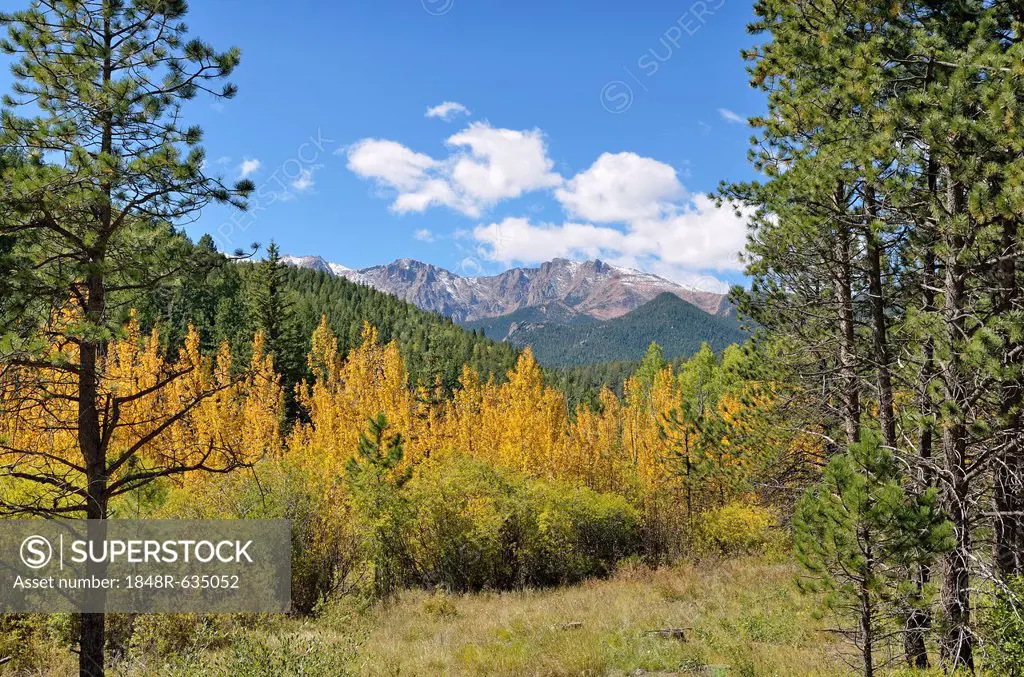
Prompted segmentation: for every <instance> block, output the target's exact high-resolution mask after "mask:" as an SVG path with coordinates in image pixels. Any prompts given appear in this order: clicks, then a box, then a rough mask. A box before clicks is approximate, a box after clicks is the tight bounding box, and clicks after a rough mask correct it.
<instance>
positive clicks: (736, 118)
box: [718, 108, 747, 125]
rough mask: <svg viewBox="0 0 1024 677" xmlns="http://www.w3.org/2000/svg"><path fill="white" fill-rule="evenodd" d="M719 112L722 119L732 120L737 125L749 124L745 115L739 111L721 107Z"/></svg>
mask: <svg viewBox="0 0 1024 677" xmlns="http://www.w3.org/2000/svg"><path fill="white" fill-rule="evenodd" d="M718 114H719V115H721V116H722V119H723V120H725V121H726V122H731V123H733V124H735V125H745V124H747V119H746V118H745V117H743V116H742V115H740V114H739V113H734V112H732V111H731V110H729V109H728V108H719V109H718Z"/></svg>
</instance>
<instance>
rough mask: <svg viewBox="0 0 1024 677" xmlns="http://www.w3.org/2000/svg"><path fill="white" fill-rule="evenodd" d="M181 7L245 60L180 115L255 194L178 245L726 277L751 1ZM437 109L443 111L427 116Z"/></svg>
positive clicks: (745, 105)
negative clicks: (553, 263)
mask: <svg viewBox="0 0 1024 677" xmlns="http://www.w3.org/2000/svg"><path fill="white" fill-rule="evenodd" d="M0 4H3V5H4V6H15V7H16V6H19V5H22V4H23V3H22V2H21V1H20V0H3V2H0ZM191 4H192V11H191V13H190V15H189V18H188V23H189V25H190V27H191V28H192V32H193V34H194V35H196V36H198V37H201V38H203V39H204V40H207V41H209V42H211V43H212V44H214V46H216V47H218V48H226V47H228V46H238V47H240V48H241V49H242V53H243V56H242V64H241V66H240V67H239V69H238V70H237V71H236V74H235V76H234V77H233V78H232V80H233V81H234V82H235V83H236V84H237V85H238V86H239V94H238V96H237V97H236V98H235V99H233V100H231V101H227V102H224V103H223V104H222V105H211V102H210V101H209V100H197V101H195V102H193V103H192V104H191V105H190V107H189V109H188V114H189V118H190V121H194V122H196V123H198V124H200V125H201V126H202V127H203V128H204V130H205V146H206V149H207V155H208V158H209V162H210V163H211V168H212V170H211V171H214V172H215V173H220V174H223V175H224V176H225V178H229V179H235V178H237V177H238V176H239V175H240V174H242V173H243V163H246V164H245V166H244V170H245V171H246V172H247V175H248V176H249V178H251V179H253V180H254V181H255V182H256V184H257V185H260V186H262V187H263V190H262V191H261V193H262V195H263V197H262V198H261V199H259V200H258V202H257V206H258V211H254V212H253V213H251V214H249V215H245V216H240V215H237V214H232V213H231V212H230V211H229V210H227V209H225V208H210V209H208V210H207V211H205V212H204V213H203V215H202V217H201V218H200V220H199V221H198V222H197V223H195V224H193V225H191V226H189V227H188V230H189V232H190V234H192V235H193V236H198V235H199V234H201V233H203V232H211V233H214V234H215V235H216V237H217V239H218V242H219V244H220V245H221V246H222V248H225V249H231V248H233V247H235V246H244V245H245V244H247V243H249V242H252V241H258V242H262V243H264V244H265V243H267V242H269V240H270V239H272V238H273V239H274V240H276V241H277V242H278V243H279V244H280V246H281V248H282V249H283V250H284V251H285V252H288V253H292V254H319V255H321V256H323V257H325V258H327V259H328V260H331V261H335V262H338V263H342V264H344V265H347V266H349V267H364V266H369V265H374V264H378V263H386V262H389V261H391V260H394V259H396V258H401V257H412V258H417V259H421V260H424V261H429V262H431V263H435V264H438V265H441V266H444V267H446V268H448V269H450V270H453V271H456V272H459V273H463V274H474V273H477V272H494V271H497V270H501V269H503V268H505V267H508V266H510V265H515V264H519V263H527V264H528V263H535V262H537V261H541V260H546V259H548V258H551V257H553V256H556V255H558V256H568V257H571V258H580V259H584V258H594V257H595V256H600V257H601V258H604V259H605V260H609V261H612V262H616V263H621V264H624V265H632V266H635V267H640V268H644V269H647V270H651V271H654V272H659V273H661V274H665V275H667V276H670V277H674V278H675V279H679V280H682V281H688V280H694V279H698V278H700V277H701V276H706V275H711V276H713V277H715V278H717V279H729V280H735V279H736V278H737V276H738V270H739V264H738V263H736V261H735V257H734V256H731V254H732V253H733V252H734V251H735V250H736V249H738V248H740V247H741V246H742V234H743V227H742V222H741V220H739V219H736V218H735V217H733V216H732V215H731V212H730V211H729V210H717V209H715V208H714V206H713V205H709V204H707V200H706V199H705V198H704V195H703V194H704V193H705V192H706V191H709V190H713V189H714V188H715V187H716V186H717V184H718V182H719V181H720V180H722V179H747V178H750V177H751V175H752V170H751V169H750V168H749V166H748V163H747V160H746V151H747V143H748V138H749V136H750V133H751V130H750V128H749V127H747V126H746V124H745V122H744V121H743V120H742V118H745V117H746V116H748V115H753V114H758V113H760V112H761V111H762V109H763V106H764V100H763V97H762V95H761V94H759V93H758V92H756V91H753V90H751V89H750V87H749V86H748V82H747V75H746V73H745V70H744V63H743V61H742V59H741V57H740V50H741V49H742V48H744V47H747V46H749V45H750V44H751V43H752V41H753V40H754V38H752V37H751V36H749V35H748V34H747V33H746V30H745V27H746V24H747V22H748V21H749V20H750V19H751V13H750V2H749V0H706V1H705V2H700V1H698V2H692V3H691V0H684V1H683V2H667V1H660V0H659V1H650V2H636V3H628V2H621V0H620V1H616V2H610V1H606V0H589V1H587V2H583V1H582V0H571V1H570V0H563V1H560V2H551V1H550V0H548V1H546V2H542V1H540V0H519V1H517V2H507V1H504V0H372V1H367V2H327V1H321V2H313V1H312V0H293V1H292V2H287V3H283V2H252V1H251V0H245V1H243V0H215V1H210V0H206V1H203V2H199V1H193V2H192V3H191ZM2 77H4V78H6V76H2ZM0 84H2V85H3V89H7V87H6V82H0ZM444 102H451V103H457V104H459V106H461V108H460V107H459V106H447V107H446V108H443V109H439V110H436V111H435V116H433V117H429V116H427V114H426V113H427V111H428V109H430V108H433V107H437V106H439V105H441V104H443V103H444ZM465 111H469V112H468V113H466V112H465ZM736 116H738V118H737V117H736Z"/></svg>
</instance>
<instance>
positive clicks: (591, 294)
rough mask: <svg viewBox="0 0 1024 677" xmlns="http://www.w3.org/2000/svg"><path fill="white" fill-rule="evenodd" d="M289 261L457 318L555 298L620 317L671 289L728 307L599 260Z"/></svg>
mask: <svg viewBox="0 0 1024 677" xmlns="http://www.w3.org/2000/svg"><path fill="white" fill-rule="evenodd" d="M281 260H282V261H283V262H284V263H286V264H287V265H292V266H298V267H301V268H311V269H313V270H318V271H321V272H325V273H327V274H329V275H334V276H337V277H345V278H348V279H350V280H352V281H353V282H357V283H359V284H365V285H368V286H370V287H373V288H374V289H377V290H379V291H383V292H386V293H388V294H393V295H394V296H397V297H399V298H401V299H403V300H405V301H408V302H410V303H412V304H414V305H416V306H419V307H420V308H423V309H425V310H429V311H432V312H436V313H440V314H442V315H447V316H449V317H451V318H452V319H453V320H455V321H457V322H467V321H471V320H478V319H482V318H488V317H500V316H502V315H508V314H509V313H513V312H515V311H517V310H519V309H521V308H527V307H537V306H543V305H545V304H548V303H559V304H563V305H564V306H565V307H567V308H568V309H569V310H570V311H571V312H575V313H579V314H582V315H589V316H591V317H595V318H598V319H602V320H607V319H611V318H614V317H619V316H621V315H625V314H626V313H628V312H629V311H631V310H633V309H635V308H638V307H640V306H642V305H644V304H645V303H647V302H648V301H651V300H653V299H654V298H655V297H657V296H658V295H659V294H662V293H664V292H669V293H672V294H675V295H676V296H678V297H679V298H681V299H683V300H684V301H687V302H689V303H692V304H693V305H695V306H697V307H698V308H700V309H701V310H703V311H705V312H707V313H709V314H712V315H715V314H718V313H719V312H722V311H724V310H726V309H727V304H726V303H725V297H724V296H722V295H721V294H715V293H712V292H705V291H699V290H694V289H689V288H686V287H683V286H681V285H679V284H676V283H675V282H672V281H670V280H666V279H665V278H662V277H658V276H657V275H652V274H650V273H645V272H642V271H639V270H633V269H629V268H620V267H617V266H612V265H609V264H607V263H604V262H603V261H569V260H566V259H554V260H553V261H548V262H547V263H543V264H541V265H540V267H538V268H512V269H509V270H506V271H505V272H503V273H501V274H499V275H492V276H487V277H462V276H459V275H456V274H455V273H452V272H450V271H448V270H445V269H444V268H440V267H438V266H434V265H431V264H429V263H423V262H421V261H416V260H413V259H399V260H398V261H394V262H393V263H389V264H387V265H382V266H372V267H370V268H362V269H359V270H353V269H351V268H347V267H345V266H342V265H339V264H337V263H331V262H329V261H326V260H324V259H323V258H321V257H319V256H283V257H281Z"/></svg>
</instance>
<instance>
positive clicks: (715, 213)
mask: <svg viewBox="0 0 1024 677" xmlns="http://www.w3.org/2000/svg"><path fill="white" fill-rule="evenodd" d="M473 236H474V238H475V239H476V240H477V241H478V242H480V243H481V244H483V245H484V246H486V247H487V250H488V252H489V253H490V256H491V258H492V259H493V260H494V261H497V262H500V263H505V264H513V263H537V262H540V261H546V260H548V259H552V258H555V257H565V258H587V259H593V258H598V257H599V258H602V259H605V260H608V261H611V262H613V263H616V264H618V265H625V266H634V267H641V266H642V267H643V268H645V269H652V268H654V267H659V266H660V268H661V270H662V271H663V272H666V273H667V272H669V271H674V272H673V273H672V277H673V278H674V279H678V278H679V276H680V274H681V271H695V270H722V271H738V270H741V269H742V265H741V263H740V261H739V259H738V256H737V254H738V252H740V251H741V250H742V249H743V245H744V243H745V241H746V218H745V217H744V215H741V216H739V217H737V216H736V214H735V209H734V208H733V207H731V206H729V205H723V206H722V207H718V206H716V205H715V203H714V201H712V200H711V198H709V197H708V196H706V195H702V194H701V195H695V196H694V197H693V198H692V199H691V200H689V201H688V202H687V203H686V204H684V205H682V206H679V207H678V210H677V212H676V213H674V214H670V215H665V216H662V217H659V218H652V219H642V220H638V221H633V222H631V223H629V224H627V225H626V226H625V227H615V226H608V225H603V226H598V225H593V224H589V223H571V222H570V223H563V224H546V223H541V224H534V223H532V222H531V221H530V220H528V219H525V218H520V217H512V218H507V219H505V220H503V221H501V222H498V223H492V224H489V225H480V226H477V227H476V228H475V229H474V230H473Z"/></svg>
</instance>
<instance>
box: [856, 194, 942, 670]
mask: <svg viewBox="0 0 1024 677" xmlns="http://www.w3.org/2000/svg"><path fill="white" fill-rule="evenodd" d="M864 209H865V212H866V216H867V223H866V224H865V227H864V258H865V263H866V264H867V270H866V273H867V278H868V295H869V297H870V306H871V350H872V359H873V361H874V367H875V387H876V390H877V395H878V420H879V423H880V424H881V428H882V443H883V444H884V445H885V446H886V447H887V448H889V449H891V450H893V452H895V450H896V412H895V406H894V405H893V394H892V357H891V355H892V351H891V350H890V348H889V327H888V321H887V320H886V317H885V304H886V298H885V286H884V281H883V279H882V244H881V242H880V241H879V238H878V235H877V233H875V231H874V228H873V227H872V223H873V222H874V221H875V220H876V219H877V218H878V202H877V199H876V195H875V189H874V188H873V187H871V186H867V187H866V188H865V190H864ZM915 573H918V575H919V576H920V575H921V574H920V572H915ZM920 583H921V582H920V581H919V584H920ZM921 587H922V588H923V585H922V586H921ZM928 625H929V623H928V612H927V611H926V610H924V609H920V608H916V607H911V608H909V609H908V610H907V612H906V617H905V619H904V628H903V653H904V657H905V659H906V662H907V665H908V666H910V667H913V668H927V667H929V665H928V647H927V645H926V644H925V633H926V631H927V629H928Z"/></svg>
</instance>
